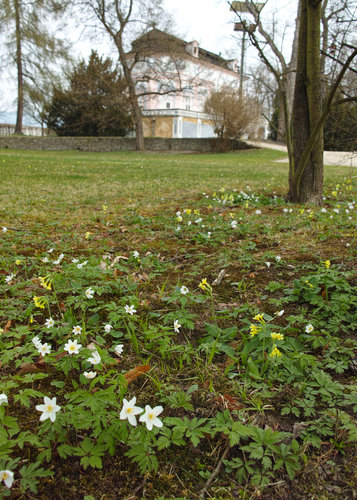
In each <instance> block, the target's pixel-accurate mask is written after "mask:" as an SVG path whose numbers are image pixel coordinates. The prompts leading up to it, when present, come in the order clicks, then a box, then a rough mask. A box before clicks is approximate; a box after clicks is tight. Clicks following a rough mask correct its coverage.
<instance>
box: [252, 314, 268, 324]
mask: <svg viewBox="0 0 357 500" xmlns="http://www.w3.org/2000/svg"><path fill="white" fill-rule="evenodd" d="M263 316H264V314H256V315H255V316H254V318H253V319H254V321H259V323H265V321H264V319H263Z"/></svg>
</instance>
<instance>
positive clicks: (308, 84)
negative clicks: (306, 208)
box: [289, 0, 323, 204]
mask: <svg viewBox="0 0 357 500" xmlns="http://www.w3.org/2000/svg"><path fill="white" fill-rule="evenodd" d="M320 19H321V0H302V1H301V11H300V30H299V48H298V60H297V73H296V82H295V92H294V102H293V111H292V129H293V134H292V141H293V158H292V162H291V164H290V170H289V188H290V191H289V198H290V199H291V201H293V202H295V203H306V202H309V203H314V204H320V203H321V201H322V187H323V135H322V128H320V130H318V131H317V133H316V139H315V142H314V144H313V146H312V147H311V148H309V149H310V151H307V150H306V147H307V145H308V142H309V138H310V135H311V134H312V131H313V130H314V129H315V127H316V125H317V124H318V122H319V120H320V118H321V115H322V104H321V83H320ZM307 152H308V155H307ZM304 164H305V165H304Z"/></svg>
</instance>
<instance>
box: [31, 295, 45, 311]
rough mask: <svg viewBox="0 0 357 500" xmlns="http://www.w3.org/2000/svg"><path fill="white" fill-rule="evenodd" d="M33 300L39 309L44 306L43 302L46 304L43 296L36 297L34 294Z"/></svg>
mask: <svg viewBox="0 0 357 500" xmlns="http://www.w3.org/2000/svg"><path fill="white" fill-rule="evenodd" d="M33 301H34V303H35V306H36V307H39V308H40V309H44V308H45V304H46V299H45V297H36V295H35V296H34V298H33Z"/></svg>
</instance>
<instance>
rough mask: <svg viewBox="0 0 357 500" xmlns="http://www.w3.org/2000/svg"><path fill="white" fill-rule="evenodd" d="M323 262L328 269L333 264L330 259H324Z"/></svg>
mask: <svg viewBox="0 0 357 500" xmlns="http://www.w3.org/2000/svg"><path fill="white" fill-rule="evenodd" d="M323 264H325V266H326V268H327V269H328V268H329V267H330V266H331V262H330V261H329V260H324V261H323Z"/></svg>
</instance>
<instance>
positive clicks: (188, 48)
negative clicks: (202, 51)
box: [186, 40, 199, 57]
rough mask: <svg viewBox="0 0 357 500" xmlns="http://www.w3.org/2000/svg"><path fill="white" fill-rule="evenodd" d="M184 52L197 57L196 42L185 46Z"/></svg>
mask: <svg viewBox="0 0 357 500" xmlns="http://www.w3.org/2000/svg"><path fill="white" fill-rule="evenodd" d="M186 51H187V52H188V53H189V54H190V55H191V56H193V57H198V53H199V48H198V42H197V41H196V40H194V41H193V42H190V43H188V44H187V45H186Z"/></svg>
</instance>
